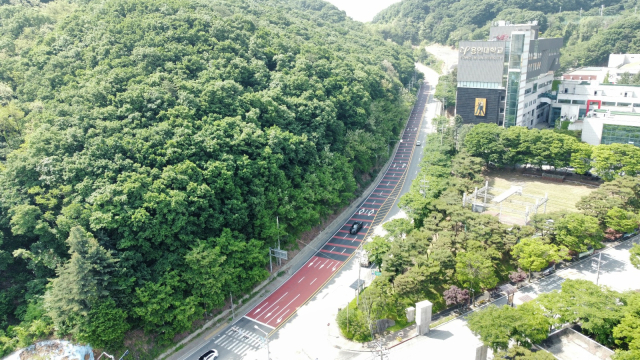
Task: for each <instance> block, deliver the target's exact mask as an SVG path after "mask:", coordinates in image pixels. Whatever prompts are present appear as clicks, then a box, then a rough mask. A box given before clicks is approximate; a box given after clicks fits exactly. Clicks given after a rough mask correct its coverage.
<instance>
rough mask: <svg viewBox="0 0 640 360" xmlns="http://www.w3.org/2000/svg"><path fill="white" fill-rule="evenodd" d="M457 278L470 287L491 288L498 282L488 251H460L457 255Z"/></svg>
mask: <svg viewBox="0 0 640 360" xmlns="http://www.w3.org/2000/svg"><path fill="white" fill-rule="evenodd" d="M456 278H457V279H458V281H460V283H461V284H463V285H464V286H465V287H467V288H470V289H475V290H477V289H491V288H493V287H495V286H496V284H497V283H498V278H497V277H496V275H495V271H494V268H493V263H492V262H491V256H489V255H488V254H487V253H483V252H478V251H473V252H459V253H458V255H457V256H456Z"/></svg>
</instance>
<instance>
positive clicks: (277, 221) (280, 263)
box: [276, 216, 282, 266]
mask: <svg viewBox="0 0 640 360" xmlns="http://www.w3.org/2000/svg"><path fill="white" fill-rule="evenodd" d="M276 227H277V230H278V250H280V221H279V220H278V217H277V216H276ZM280 265H282V262H281V260H280V258H278V266H280Z"/></svg>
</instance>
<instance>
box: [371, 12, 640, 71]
mask: <svg viewBox="0 0 640 360" xmlns="http://www.w3.org/2000/svg"><path fill="white" fill-rule="evenodd" d="M601 5H604V6H605V9H604V14H603V15H604V16H603V17H601V16H600V6H601ZM637 5H638V3H637V1H635V0H604V1H595V0H541V1H524V0H489V1H484V0H403V1H401V2H399V3H395V4H393V5H391V6H390V7H388V8H387V9H385V10H383V11H382V12H380V13H379V14H378V15H376V17H375V18H374V19H373V24H372V25H371V26H372V28H374V29H376V30H377V31H378V32H380V33H381V34H382V35H383V36H384V37H385V38H387V39H391V40H393V41H395V42H396V43H399V44H403V43H405V42H411V43H413V44H418V43H420V42H422V41H427V42H437V43H440V44H445V45H453V46H455V45H457V43H458V41H460V40H481V39H486V38H487V37H488V36H489V27H490V24H491V22H492V21H494V20H507V21H511V22H512V23H523V22H526V21H532V20H537V21H538V23H539V24H540V30H541V32H542V36H544V37H563V38H564V44H565V46H567V47H569V48H570V49H569V50H568V51H567V52H565V53H566V56H563V58H561V62H562V63H563V67H567V66H576V65H602V64H603V62H604V65H606V61H607V59H608V54H609V53H612V52H613V53H627V52H629V53H634V52H635V53H637V52H638V51H640V17H638V16H637V15H635V7H636V6H637ZM581 9H582V12H581V11H580V10H581ZM571 47H573V48H571ZM605 53H606V55H605V56H603V55H602V54H605ZM563 55H565V54H563Z"/></svg>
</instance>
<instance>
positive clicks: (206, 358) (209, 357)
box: [198, 349, 218, 360]
mask: <svg viewBox="0 0 640 360" xmlns="http://www.w3.org/2000/svg"><path fill="white" fill-rule="evenodd" d="M217 358H218V350H215V349H211V350H209V351H207V352H206V353H204V354H202V356H200V357H199V358H198V359H199V360H216V359H217Z"/></svg>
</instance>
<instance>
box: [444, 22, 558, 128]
mask: <svg viewBox="0 0 640 360" xmlns="http://www.w3.org/2000/svg"><path fill="white" fill-rule="evenodd" d="M538 29H539V26H538V24H537V22H530V23H528V24H510V23H508V22H504V21H498V22H496V23H494V26H492V27H491V29H490V31H489V40H486V41H460V44H459V46H460V49H459V54H458V89H457V94H456V114H458V115H460V116H462V118H463V120H464V122H465V123H472V124H475V123H496V124H499V125H502V126H505V127H509V126H515V125H518V126H527V127H533V126H535V125H536V124H537V123H539V122H543V121H544V122H546V121H547V119H548V114H549V110H550V103H551V99H549V98H547V97H540V96H539V95H540V94H543V93H549V92H550V91H551V85H552V82H553V72H554V71H555V70H557V69H558V68H559V58H560V48H561V47H562V39H561V38H556V39H539V38H538Z"/></svg>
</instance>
